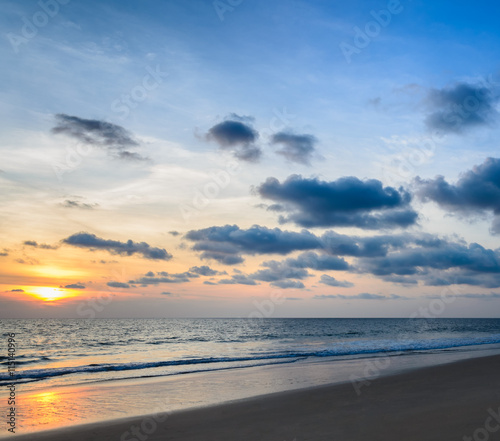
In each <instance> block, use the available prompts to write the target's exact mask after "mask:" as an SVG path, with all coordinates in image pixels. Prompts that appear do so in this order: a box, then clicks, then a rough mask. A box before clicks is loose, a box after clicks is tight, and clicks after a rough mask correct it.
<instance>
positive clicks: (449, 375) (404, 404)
mask: <svg viewBox="0 0 500 441" xmlns="http://www.w3.org/2000/svg"><path fill="white" fill-rule="evenodd" d="M499 371H500V355H493V356H487V357H478V358H472V359H467V360H462V361H456V362H451V363H448V364H442V365H437V366H429V367H422V368H417V369H415V370H411V371H409V372H403V373H395V374H392V375H387V376H381V377H379V378H376V379H373V380H370V381H369V384H364V385H363V387H362V388H361V389H360V390H359V391H358V392H357V391H356V389H355V388H354V386H353V384H351V383H350V382H348V383H340V384H334V385H326V386H315V387H310V388H307V389H298V390H288V391H283V392H276V393H272V394H266V395H259V396H256V397H251V398H245V399H240V400H236V401H232V402H231V401H230V402H225V403H222V404H217V405H211V406H206V407H199V408H194V409H184V410H178V411H174V412H167V413H158V414H153V415H149V416H147V415H146V416H137V417H128V418H124V419H116V420H109V421H104V422H98V423H91V424H85V425H78V426H70V427H66V428H60V429H55V430H50V431H44V432H33V433H27V434H16V435H15V436H16V438H18V439H20V440H21V441H23V440H28V439H29V440H33V441H45V440H54V441H59V440H61V441H62V440H65V439H72V440H74V441H79V440H82V441H83V440H87V439H93V440H96V441H99V440H102V441H104V440H111V439H116V440H120V439H123V440H125V441H132V440H133V439H134V437H135V436H134V435H133V431H134V428H135V430H136V431H137V430H139V432H138V434H139V435H141V434H142V437H145V436H147V440H148V441H155V440H158V441H159V440H170V439H172V440H174V439H175V440H179V441H184V440H188V439H189V440H200V441H201V440H212V439H213V440H216V439H217V440H233V439H241V440H247V439H248V440H250V439H252V440H255V439H261V440H286V441H288V440H290V441H291V440H293V439H296V440H297V441H299V440H301V439H314V440H316V439H318V440H322V439H325V440H326V439H328V440H331V439H334V437H339V438H341V439H342V437H343V439H349V440H358V439H360V440H361V439H372V440H377V439H380V440H382V439H384V440H392V439H394V440H401V439H405V440H422V439H425V440H426V441H427V440H434V439H435V440H442V441H444V440H447V439H450V440H452V439H459V440H461V439H463V437H464V436H472V435H473V433H474V432H475V431H477V430H487V428H485V421H486V419H487V418H489V417H491V418H490V420H488V421H490V423H491V424H490V426H495V424H496V422H495V421H496V420H495V418H494V416H492V414H494V415H497V414H498V413H499V411H498V410H499V406H500V376H499V375H498V372H499ZM498 422H499V423H500V415H499V416H498ZM495 427H496V426H495ZM498 428H499V429H500V425H499V426H498ZM127 432H128V433H127ZM121 437H123V438H121ZM138 438H139V439H140V437H138ZM145 439H146V438H145ZM472 439H473V438H472Z"/></svg>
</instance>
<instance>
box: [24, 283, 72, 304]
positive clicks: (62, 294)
mask: <svg viewBox="0 0 500 441" xmlns="http://www.w3.org/2000/svg"><path fill="white" fill-rule="evenodd" d="M32 292H33V295H34V296H35V297H37V298H38V299H40V300H43V301H45V302H53V301H54V300H59V299H63V298H67V297H73V296H74V295H75V294H73V293H71V292H70V291H67V290H64V289H60V288H52V287H46V286H44V287H40V288H38V287H37V288H32Z"/></svg>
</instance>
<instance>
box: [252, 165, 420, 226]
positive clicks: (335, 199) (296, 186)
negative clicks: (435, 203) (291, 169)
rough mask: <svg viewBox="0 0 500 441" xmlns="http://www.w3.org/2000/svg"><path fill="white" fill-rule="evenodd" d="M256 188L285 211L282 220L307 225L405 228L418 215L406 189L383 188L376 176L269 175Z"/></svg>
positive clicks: (280, 209) (413, 222) (273, 207)
mask: <svg viewBox="0 0 500 441" xmlns="http://www.w3.org/2000/svg"><path fill="white" fill-rule="evenodd" d="M256 191H257V192H258V194H259V195H260V196H261V197H263V198H265V199H270V200H272V201H275V202H276V204H275V205H272V206H271V207H270V209H271V210H274V211H283V212H286V213H287V215H281V216H280V222H281V223H286V222H294V223H296V224H297V225H300V226H302V227H306V228H310V227H330V226H340V227H358V228H364V229H382V228H394V227H402V228H404V227H408V226H410V225H413V224H415V223H416V221H417V217H418V215H417V213H416V212H415V211H413V210H412V209H411V208H410V207H409V203H410V201H411V196H410V194H409V193H408V192H407V191H406V190H404V189H402V188H400V189H399V190H396V189H395V188H392V187H384V186H383V185H382V183H381V182H380V181H378V180H376V179H371V180H366V181H361V180H359V179H358V178H355V177H344V178H340V179H338V180H336V181H331V182H327V181H320V180H319V179H316V178H311V179H307V178H303V177H302V176H300V175H292V176H290V177H288V178H287V179H286V180H285V181H284V182H283V183H280V182H279V181H278V180H277V179H276V178H268V179H267V180H266V181H265V182H264V183H263V184H261V185H260V186H259V187H257V189H256Z"/></svg>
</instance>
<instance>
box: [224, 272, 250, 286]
mask: <svg viewBox="0 0 500 441" xmlns="http://www.w3.org/2000/svg"><path fill="white" fill-rule="evenodd" d="M218 283H219V285H257V283H256V282H255V280H254V279H251V278H250V277H248V276H246V275H244V274H234V275H232V276H231V278H230V279H222V280H219V282H218Z"/></svg>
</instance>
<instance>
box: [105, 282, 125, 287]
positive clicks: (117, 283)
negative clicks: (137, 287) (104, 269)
mask: <svg viewBox="0 0 500 441" xmlns="http://www.w3.org/2000/svg"><path fill="white" fill-rule="evenodd" d="M106 285H108V286H110V287H111V288H130V285H129V284H128V283H123V282H114V281H111V282H108V283H106Z"/></svg>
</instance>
